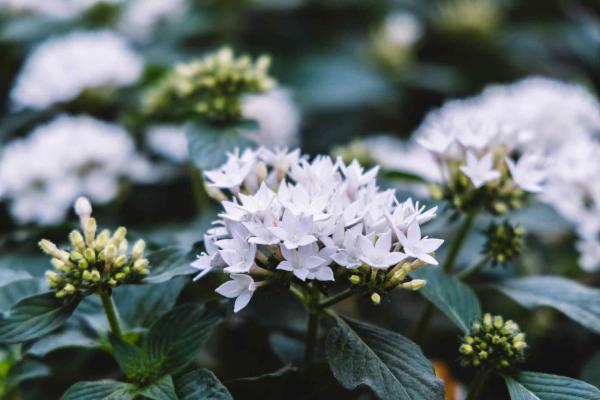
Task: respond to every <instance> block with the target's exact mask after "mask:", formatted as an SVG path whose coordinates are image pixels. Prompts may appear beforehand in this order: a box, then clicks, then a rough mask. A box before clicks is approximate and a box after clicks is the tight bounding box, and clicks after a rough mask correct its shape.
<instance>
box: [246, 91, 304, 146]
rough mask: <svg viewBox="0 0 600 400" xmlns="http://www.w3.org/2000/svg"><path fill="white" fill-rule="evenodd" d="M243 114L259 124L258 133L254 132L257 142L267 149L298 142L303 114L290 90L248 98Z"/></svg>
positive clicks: (252, 135)
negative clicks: (301, 114)
mask: <svg viewBox="0 0 600 400" xmlns="http://www.w3.org/2000/svg"><path fill="white" fill-rule="evenodd" d="M242 114H243V115H244V117H245V118H248V119H253V120H256V121H257V122H258V125H259V128H258V132H252V133H251V137H252V138H253V139H254V140H256V142H257V143H259V144H262V145H264V146H267V147H275V146H293V145H296V144H297V143H298V130H299V128H300V111H299V110H298V106H296V104H295V103H294V101H293V100H292V96H291V94H290V93H289V92H288V91H287V90H285V89H281V88H276V89H272V90H270V91H268V92H267V93H264V94H256V95H248V96H246V97H245V98H244V100H243V103H242Z"/></svg>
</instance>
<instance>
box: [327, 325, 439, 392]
mask: <svg viewBox="0 0 600 400" xmlns="http://www.w3.org/2000/svg"><path fill="white" fill-rule="evenodd" d="M325 350H326V353H327V359H328V361H329V365H330V367H331V370H332V372H333V375H334V376H335V378H336V379H337V380H338V382H340V383H341V384H342V386H344V387H345V388H346V389H355V388H357V387H358V386H361V385H365V386H368V387H369V388H370V389H371V390H372V391H373V392H375V394H377V396H379V398H381V399H384V400H388V399H389V400H392V399H393V400H414V399H428V400H438V399H439V400H443V399H444V385H443V383H442V381H441V380H439V379H437V378H436V376H435V373H434V371H433V367H432V365H431V362H430V361H429V360H428V359H427V358H425V356H424V355H423V353H422V352H421V349H420V348H419V346H417V345H416V344H415V343H413V342H411V341H410V340H408V339H407V338H405V337H404V336H401V335H399V334H397V333H394V332H391V331H388V330H385V329H382V328H378V327H375V326H371V325H368V324H365V323H362V322H358V321H353V320H349V319H342V318H336V326H335V327H334V328H333V329H332V330H331V331H330V332H329V335H328V336H327V342H326V347H325Z"/></svg>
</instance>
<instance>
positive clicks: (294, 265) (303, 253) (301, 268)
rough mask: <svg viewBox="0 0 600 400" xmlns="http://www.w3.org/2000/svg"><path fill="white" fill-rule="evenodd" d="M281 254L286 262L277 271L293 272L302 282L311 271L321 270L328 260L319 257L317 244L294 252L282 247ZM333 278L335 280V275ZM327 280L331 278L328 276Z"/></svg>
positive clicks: (302, 247)
mask: <svg viewBox="0 0 600 400" xmlns="http://www.w3.org/2000/svg"><path fill="white" fill-rule="evenodd" d="M281 254H282V255H283V258H285V260H284V261H281V262H280V263H279V265H278V266H277V269H280V270H283V271H290V272H293V273H294V275H295V276H296V277H297V278H298V279H300V280H301V281H304V280H306V278H307V277H308V275H309V274H310V273H311V270H316V269H319V268H320V267H322V266H323V264H325V263H326V262H327V260H326V259H324V258H322V257H319V246H318V245H317V244H316V243H312V244H309V245H306V246H301V247H298V248H296V249H293V250H290V249H288V248H286V247H285V246H283V245H282V246H281ZM331 277H332V278H333V273H332V274H331ZM326 278H329V276H327V275H326ZM324 280H330V279H324Z"/></svg>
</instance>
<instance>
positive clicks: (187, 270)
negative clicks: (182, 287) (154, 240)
mask: <svg viewBox="0 0 600 400" xmlns="http://www.w3.org/2000/svg"><path fill="white" fill-rule="evenodd" d="M194 259H195V256H194V254H192V253H190V252H189V251H188V250H185V249H182V248H181V247H166V248H164V249H160V250H157V251H154V252H152V253H150V254H149V255H148V260H149V261H150V267H151V269H150V271H151V275H150V276H149V277H148V278H146V279H145V281H146V282H148V283H161V282H166V281H168V280H169V279H171V278H173V277H175V276H179V275H190V274H193V273H194V272H196V270H195V269H194V268H192V267H190V263H191V262H192V261H193V260H194Z"/></svg>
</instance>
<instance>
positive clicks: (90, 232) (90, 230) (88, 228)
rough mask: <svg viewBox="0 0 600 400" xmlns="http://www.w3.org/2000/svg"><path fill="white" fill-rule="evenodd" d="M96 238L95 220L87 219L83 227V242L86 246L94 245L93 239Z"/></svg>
mask: <svg viewBox="0 0 600 400" xmlns="http://www.w3.org/2000/svg"><path fill="white" fill-rule="evenodd" d="M95 236H96V219H95V218H92V217H90V218H88V220H87V223H86V225H85V242H86V243H87V245H88V246H93V245H94V237H95Z"/></svg>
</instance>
